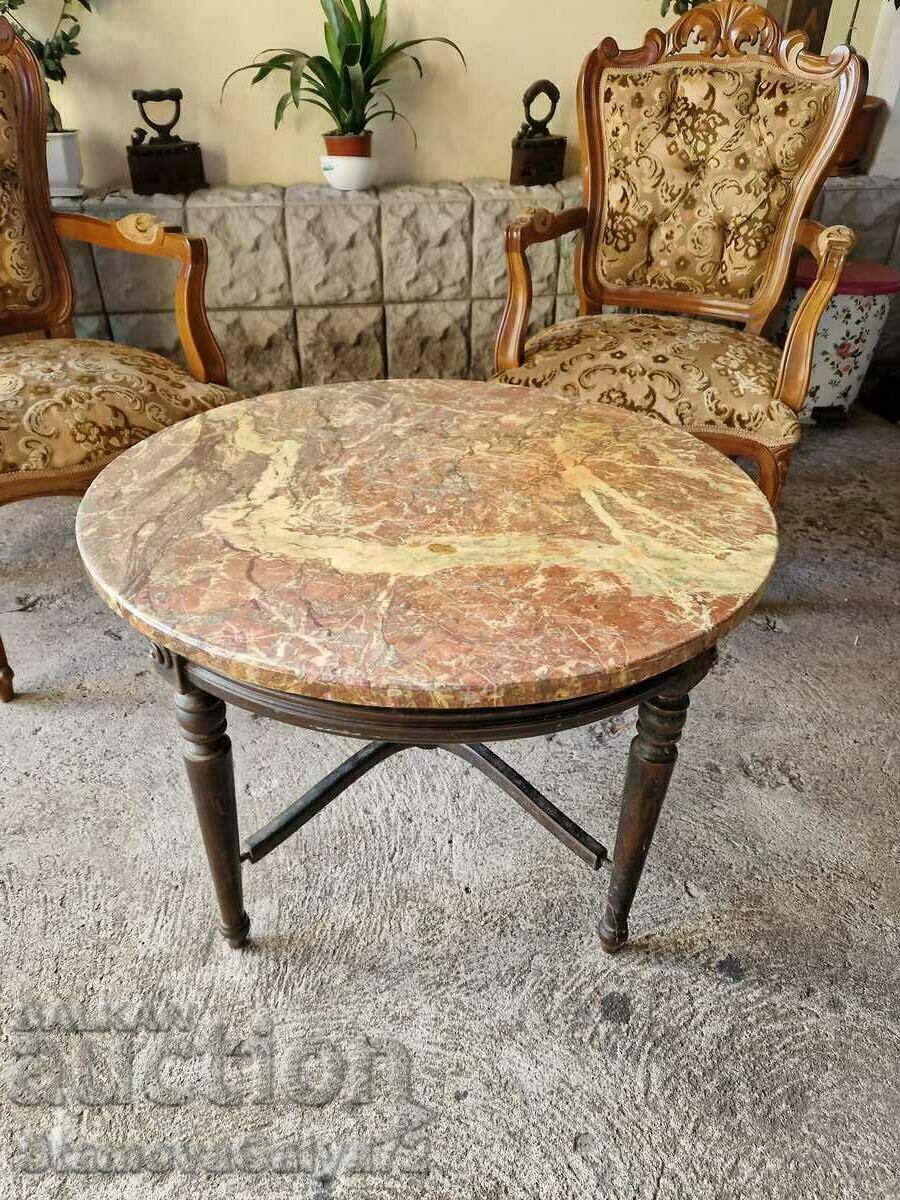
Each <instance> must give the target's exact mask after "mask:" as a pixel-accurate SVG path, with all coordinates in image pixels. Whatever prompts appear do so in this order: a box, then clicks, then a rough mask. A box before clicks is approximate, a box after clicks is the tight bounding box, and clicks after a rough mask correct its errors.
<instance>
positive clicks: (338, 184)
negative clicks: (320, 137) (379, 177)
mask: <svg viewBox="0 0 900 1200" xmlns="http://www.w3.org/2000/svg"><path fill="white" fill-rule="evenodd" d="M375 173H376V163H375V160H374V158H373V157H372V134H371V132H370V131H369V130H366V132H365V133H341V134H338V133H326V134H325V153H324V154H323V155H322V174H323V175H324V176H325V180H326V182H327V183H329V184H330V185H331V186H332V187H333V188H337V189H338V191H341V192H356V191H362V190H364V189H365V188H369V187H371V186H372V184H373V183H374V182H375Z"/></svg>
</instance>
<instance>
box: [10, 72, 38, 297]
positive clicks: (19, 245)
mask: <svg viewBox="0 0 900 1200" xmlns="http://www.w3.org/2000/svg"><path fill="white" fill-rule="evenodd" d="M46 294H47V291H46V281H45V280H44V278H43V276H42V274H41V268H40V263H39V260H38V256H37V251H36V250H35V244H34V239H33V237H32V236H31V233H30V231H29V229H28V220H27V210H26V206H25V196H24V194H23V191H22V182H21V179H20V177H19V139H18V133H17V111H16V90H15V82H14V80H13V76H12V73H11V71H10V68H9V62H8V60H6V59H5V58H2V57H0V305H2V306H3V308H6V309H16V308H33V307H34V306H35V305H38V304H40V303H41V302H42V301H43V300H44V299H45V297H46Z"/></svg>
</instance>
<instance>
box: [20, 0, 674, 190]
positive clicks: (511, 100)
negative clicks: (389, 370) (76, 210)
mask: <svg viewBox="0 0 900 1200" xmlns="http://www.w3.org/2000/svg"><path fill="white" fill-rule="evenodd" d="M93 4H94V8H95V11H94V13H93V15H91V14H87V13H85V14H84V17H83V21H82V42H81V44H82V57H81V58H75V59H68V60H67V62H68V64H69V67H70V78H69V80H68V81H67V82H66V84H65V85H64V86H63V87H54V89H53V90H54V99H55V102H56V104H57V106H58V108H59V109H60V111H61V113H62V115H63V118H64V121H65V123H66V125H67V126H69V127H70V128H71V127H75V128H78V129H80V130H81V132H82V152H83V156H84V162H85V182H86V184H88V185H89V186H91V187H102V186H107V185H111V184H115V183H120V182H122V181H123V180H125V179H126V177H127V170H126V166H125V150H124V148H125V146H126V144H127V142H128V140H129V138H130V136H131V131H132V129H133V128H134V126H135V125H136V124H137V123H138V112H137V107H136V105H135V104H134V102H133V101H132V99H131V90H132V88H134V87H143V88H153V87H181V88H183V90H184V93H185V105H184V109H185V111H184V118H183V120H182V124H181V126H180V132H181V134H182V136H183V137H189V138H194V139H197V140H199V141H200V142H201V144H202V146H203V151H204V158H205V162H206V170H207V175H208V177H209V179H210V181H211V182H213V183H222V182H227V183H233V184H242V183H253V182H259V181H265V180H268V181H270V182H273V183H282V184H288V183H295V182H300V181H304V180H316V179H321V175H320V173H319V166H318V156H319V154H321V141H320V138H319V135H320V134H321V133H322V132H323V130H324V128H325V127H326V125H327V117H326V116H325V114H324V113H321V112H319V111H317V110H316V109H314V108H307V109H305V110H304V111H303V112H302V115H298V114H296V113H295V112H294V111H293V110H290V112H289V114H288V117H287V119H286V123H285V127H283V128H282V129H280V130H279V131H278V132H277V133H276V132H274V131H273V129H272V116H273V110H274V106H275V101H276V99H277V97H278V95H279V94H280V91H282V90H284V89H283V88H282V87H279V84H278V83H277V82H276V81H275V80H273V79H271V78H270V79H269V80H266V81H265V83H263V84H261V85H259V86H257V87H256V88H254V89H253V91H252V92H251V91H250V88H249V86H248V83H247V82H246V80H247V79H248V78H249V76H244V77H242V78H241V77H239V79H238V80H235V81H234V83H233V84H232V85H231V88H230V89H229V92H228V93H226V97H225V102H224V104H223V105H222V106H221V107H220V105H219V88H220V86H221V83H222V80H223V78H224V76H225V75H226V73H227V72H228V71H229V70H230V69H231V68H233V67H235V66H238V65H240V64H241V63H243V62H248V61H250V59H251V58H252V57H253V55H254V54H255V53H256V51H258V50H260V49H263V48H265V47H269V46H294V47H302V48H304V49H310V50H311V51H312V52H314V53H317V52H319V50H320V48H321V44H322V14H321V9H320V7H319V4H318V0H93ZM58 8H59V0H28V3H27V5H26V7H25V8H23V9H20V10H18V12H19V14H20V15H21V16H22V18H23V19H25V20H26V21H27V22H28V23H29V25H30V26H33V27H34V28H33V32H34V33H35V34H38V35H41V34H44V33H45V32H46V29H47V26H48V23H49V21H48V18H49V14H50V13H51V12H55V11H58ZM390 13H391V26H390V32H391V33H392V34H393V36H394V37H395V38H398V39H399V38H406V37H415V36H421V35H427V34H442V35H445V36H448V37H451V38H453V39H454V40H456V41H457V42H458V43H459V44H460V46H461V47H462V48H463V50H464V52H465V54H466V57H467V58H468V62H469V70H468V74H467V73H466V72H465V71H464V70H463V68H462V65H461V64H460V62H459V60H458V59H457V58H456V56H455V55H454V54H453V52H452V51H450V50H448V49H446V48H444V47H440V46H433V47H427V48H426V49H425V52H424V56H423V57H424V61H425V66H426V72H427V77H426V79H425V81H424V82H422V83H420V82H418V81H417V80H416V79H414V78H412V77H411V76H410V75H409V74H404V76H403V77H402V78H401V79H399V80H398V81H397V84H396V87H395V88H394V91H393V95H394V98H395V101H396V103H397V105H398V107H399V108H401V109H402V110H403V111H404V112H405V113H406V114H407V116H409V118H410V119H411V120H412V122H413V124H414V125H415V126H416V130H417V132H418V135H419V150H418V152H414V150H413V146H412V138H411V137H410V135H409V134H408V131H406V130H405V129H404V128H403V127H402V126H401V125H400V123H399V122H397V123H395V124H394V125H390V124H388V123H386V122H379V123H378V124H377V126H376V128H377V129H378V133H377V137H378V141H379V143H380V149H381V154H382V157H383V158H384V160H385V167H386V173H387V175H388V177H389V178H391V179H403V180H414V181H421V182H426V181H434V180H437V179H465V178H472V177H475V176H480V175H485V176H495V177H502V176H504V175H505V174H507V173H508V171H509V158H510V149H509V144H510V140H511V138H512V136H513V134H514V133H515V132H516V130H517V129H518V127H519V124H520V123H521V120H522V110H521V95H522V92H523V91H524V90H525V88H526V87H527V86H528V84H530V83H531V82H532V81H533V80H535V79H538V78H541V77H542V76H547V77H549V78H550V79H553V80H555V81H556V82H557V84H558V85H559V86H560V88H561V90H562V91H563V103H562V106H561V112H560V114H559V117H558V119H557V122H556V126H557V128H558V131H559V132H563V133H567V134H568V135H569V137H570V139H572V140H573V141H574V139H575V137H576V128H575V117H574V110H573V91H574V84H575V79H576V75H577V72H578V68H579V66H580V64H581V60H582V58H583V57H584V55H585V53H586V52H587V51H588V50H589V49H590V48H591V47H592V46H593V45H595V44H596V43H597V42H598V41H599V40H600V39H601V38H602V37H604V36H607V35H612V36H615V37H616V38H618V39H619V41H620V43H621V44H622V45H623V46H628V45H634V44H637V43H638V42H639V41H640V40H641V39H642V37H643V33H644V31H645V30H646V29H647V28H649V27H650V26H652V25H655V24H659V23H660V22H661V18H660V12H659V0H556V2H555V3H548V2H547V0H390ZM281 78H285V77H284V76H282V77H281ZM232 89H233V90H232ZM574 161H575V160H574V158H573V159H572V160H570V162H574Z"/></svg>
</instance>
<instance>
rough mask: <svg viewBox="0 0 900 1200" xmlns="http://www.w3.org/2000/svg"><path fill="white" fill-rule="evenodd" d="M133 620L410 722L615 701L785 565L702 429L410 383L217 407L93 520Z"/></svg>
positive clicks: (120, 487) (185, 429)
mask: <svg viewBox="0 0 900 1200" xmlns="http://www.w3.org/2000/svg"><path fill="white" fill-rule="evenodd" d="M78 544H79V547H80V550H81V554H82V557H83V558H84V562H85V565H86V567H87V570H88V572H89V574H90V576H91V578H92V581H93V583H94V585H95V587H96V588H97V590H98V591H99V592H100V594H101V595H102V596H103V597H104V598H105V599H106V601H107V602H108V603H109V605H110V606H111V607H112V608H113V609H115V610H116V611H117V612H118V613H120V614H121V615H122V616H123V617H124V618H125V619H126V620H127V621H129V622H130V623H131V624H132V625H133V626H135V628H137V629H139V630H140V631H141V632H142V633H144V634H146V635H147V636H148V637H150V638H152V639H153V640H154V641H155V642H157V643H159V644H160V645H162V646H165V647H167V648H168V649H170V650H172V651H175V652H176V653H179V654H182V655H184V657H186V658H188V659H190V660H191V661H193V662H197V663H200V664H202V665H204V666H208V667H211V668H212V669H213V670H216V671H218V672H220V673H222V674H224V675H227V676H229V677H231V678H234V679H239V680H244V681H247V682H251V683H256V684H259V685H261V686H263V687H267V688H272V689H275V690H278V691H284V692H291V693H295V694H300V695H304V696H310V697H318V698H323V699H330V700H338V701H346V702H350V703H355V704H366V705H380V706H389V707H399V708H417V709H422V708H469V707H488V706H498V705H513V704H532V703H542V702H545V701H551V700H557V699H563V698H566V697H572V696H582V695H589V694H592V693H605V692H609V691H613V690H616V689H618V688H621V687H625V686H627V685H629V684H631V683H635V682H638V681H640V680H642V679H647V678H649V677H651V676H653V675H656V674H659V673H660V672H662V671H665V670H667V669H669V668H671V667H674V666H677V665H679V664H680V663H682V662H685V661H686V660H687V659H689V658H691V657H692V656H694V655H695V654H697V653H699V652H700V651H701V650H703V649H705V648H706V647H708V646H710V645H712V644H713V643H714V642H716V641H717V640H718V639H719V637H721V636H722V634H724V633H726V632H727V631H728V630H729V629H731V628H733V627H734V626H735V625H736V624H738V623H739V622H740V621H741V620H742V619H743V618H744V617H745V616H746V615H747V614H748V612H749V611H750V610H751V609H752V607H753V605H754V603H755V602H756V600H757V599H758V598H759V596H760V594H761V592H762V590H763V588H764V586H765V583H766V580H767V578H768V575H769V573H770V571H771V569H772V566H773V563H774V560H775V555H776V550H777V537H776V529H775V521H774V518H773V516H772V513H771V511H770V509H769V507H768V505H767V503H766V501H765V499H764V497H763V496H762V494H761V492H759V490H758V489H757V488H756V486H755V485H754V484H753V483H752V481H751V480H750V479H749V478H748V477H747V476H746V475H745V474H744V473H743V472H742V471H741V470H740V469H739V468H738V467H736V466H735V465H734V464H733V463H731V462H729V461H728V459H726V458H725V457H724V456H723V455H721V454H720V453H719V452H718V451H716V450H713V449H711V448H709V447H707V446H705V445H704V444H703V443H702V442H700V441H698V440H696V439H695V438H693V437H691V436H690V435H689V434H686V433H683V432H681V431H680V430H675V429H672V428H670V427H668V426H666V425H663V424H661V423H659V422H656V421H652V420H649V419H648V418H646V417H639V416H634V415H632V414H630V413H627V412H623V411H621V410H619V409H615V408H611V407H607V406H602V405H597V404H590V403H585V402H583V401H579V400H576V399H572V398H566V397H561V396H554V395H553V394H551V393H548V392H545V391H532V390H528V389H525V388H514V387H506V386H502V385H498V384H484V383H469V382H450V381H446V382H435V381H426V380H418V381H417V380H401V381H397V380H392V381H389V382H375V383H354V384H339V385H335V386H332V387H319V388H305V389H302V390H299V391H293V392H283V393H279V394H276V395H271V396H264V397H261V398H260V399H257V400H247V401H243V402H239V403H235V404H230V405H226V406H224V407H222V408H217V409H213V410H211V411H210V412H206V413H203V414H202V415H200V416H197V417H194V418H193V419H191V420H188V421H183V422H181V423H180V424H178V425H175V426H174V427H172V428H171V429H167V430H165V431H163V432H161V433H157V434H155V435H154V436H153V437H151V438H148V439H147V440H146V441H144V442H142V443H141V444H140V445H138V446H135V447H134V448H133V449H131V450H129V451H128V452H127V453H125V454H123V455H121V456H120V457H119V458H117V459H116V460H115V461H114V462H113V463H112V464H111V465H110V466H108V467H107V468H106V469H105V470H104V471H103V472H102V474H101V475H100V476H99V477H98V478H97V480H96V481H95V482H94V483H93V485H92V486H91V488H90V489H89V491H88V492H87V495H86V496H85V499H84V501H83V502H82V505H81V508H80V510H79V514H78Z"/></svg>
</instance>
